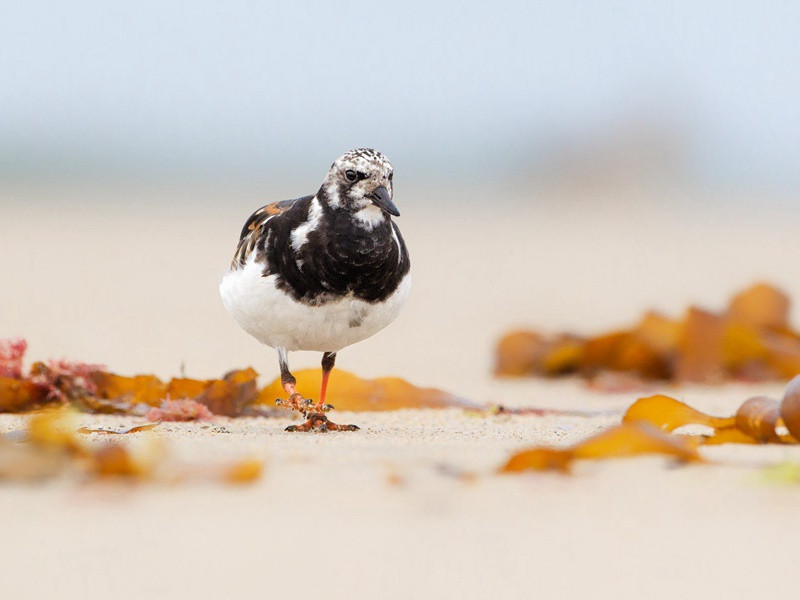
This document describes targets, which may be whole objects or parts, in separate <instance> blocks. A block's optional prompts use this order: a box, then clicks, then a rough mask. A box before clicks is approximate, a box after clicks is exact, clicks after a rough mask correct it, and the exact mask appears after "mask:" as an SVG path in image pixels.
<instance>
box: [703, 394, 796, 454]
mask: <svg viewBox="0 0 800 600" xmlns="http://www.w3.org/2000/svg"><path fill="white" fill-rule="evenodd" d="M780 417H781V415H780V403H779V402H778V401H777V400H775V399H774V398H769V397H768V396H753V397H752V398H748V399H747V400H745V401H744V402H743V403H742V405H741V406H740V407H739V410H737V411H736V417H735V419H736V429H738V430H739V431H740V432H741V433H743V434H744V435H746V436H749V437H751V438H753V439H754V440H756V441H758V442H760V443H765V442H772V443H776V442H781V441H782V440H781V436H779V435H778V433H777V430H776V428H777V425H778V421H779V419H780ZM717 435H719V434H717Z"/></svg>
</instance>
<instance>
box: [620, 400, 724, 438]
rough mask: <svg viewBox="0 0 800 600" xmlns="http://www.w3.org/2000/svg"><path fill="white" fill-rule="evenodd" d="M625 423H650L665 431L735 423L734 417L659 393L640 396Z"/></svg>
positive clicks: (629, 411)
mask: <svg viewBox="0 0 800 600" xmlns="http://www.w3.org/2000/svg"><path fill="white" fill-rule="evenodd" d="M622 422H623V423H642V422H644V423H649V424H650V425H653V426H655V427H658V428H659V429H663V430H664V431H673V430H674V429H677V428H678V427H682V426H684V425H705V426H707V427H713V428H714V429H717V428H726V427H733V426H734V425H735V418H734V417H713V416H711V415H707V414H705V413H703V412H700V411H699V410H696V409H694V408H692V407H691V406H689V405H688V404H684V403H683V402H681V401H679V400H676V399H675V398H671V397H670V396H664V395H662V394H657V395H655V396H649V397H647V398H639V399H638V400H637V401H636V402H634V403H633V404H632V405H631V406H630V408H628V410H627V412H626V413H625V416H623V417H622Z"/></svg>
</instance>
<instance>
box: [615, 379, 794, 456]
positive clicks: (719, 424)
mask: <svg viewBox="0 0 800 600" xmlns="http://www.w3.org/2000/svg"><path fill="white" fill-rule="evenodd" d="M798 388H800V377H798ZM790 390H791V384H790V387H789V388H787V396H790V395H791V394H789V392H790ZM799 404H800V402H799ZM784 405H786V400H785V399H784V402H783V403H781V404H780V405H779V403H778V401H777V400H774V399H772V398H768V397H766V396H754V397H752V398H750V399H748V400H746V401H745V402H744V403H742V405H741V406H740V407H739V409H738V410H737V412H736V415H735V416H733V417H715V416H712V415H708V414H706V413H704V412H701V411H699V410H696V409H694V408H692V407H691V406H689V405H687V404H684V403H683V402H680V401H678V400H676V399H675V398H671V397H669V396H664V395H656V396H650V397H648V398H640V399H639V400H637V401H636V402H634V403H633V404H632V405H631V406H630V408H628V410H627V412H626V413H625V415H624V416H623V417H622V421H623V423H642V422H643V423H649V424H650V425H653V426H655V427H659V428H660V429H663V430H664V431H674V430H675V429H677V428H678V427H683V426H684V425H703V426H706V427H710V428H711V429H712V430H713V433H712V435H709V436H703V438H702V442H703V443H704V444H707V445H716V444H757V443H784V444H792V443H796V441H795V439H793V438H792V437H791V436H787V435H781V434H780V432H779V430H778V427H779V425H780V424H781V415H782V412H783V410H784V408H783V406H784ZM788 412H789V413H791V412H792V410H791V408H789V411H788ZM799 417H800V416H799ZM790 418H791V417H790ZM798 420H799V421H800V418H798ZM784 421H785V419H784ZM790 432H791V430H790Z"/></svg>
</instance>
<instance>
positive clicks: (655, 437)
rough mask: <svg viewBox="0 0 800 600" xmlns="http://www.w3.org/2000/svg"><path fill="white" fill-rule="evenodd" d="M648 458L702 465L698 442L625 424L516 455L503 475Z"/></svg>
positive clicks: (639, 424)
mask: <svg viewBox="0 0 800 600" xmlns="http://www.w3.org/2000/svg"><path fill="white" fill-rule="evenodd" d="M645 454H661V455H665V456H672V457H675V458H676V459H678V460H680V461H683V462H700V461H702V460H703V459H702V458H701V457H700V455H699V454H698V453H697V441H696V440H693V439H691V438H689V437H687V436H678V435H673V434H669V433H665V432H663V431H661V430H659V429H657V428H655V427H652V426H651V425H648V424H647V423H641V422H637V423H623V424H621V425H617V426H615V427H612V428H610V429H607V430H606V431H603V432H602V433H599V434H597V435H595V436H592V437H590V438H588V439H586V440H583V441H582V442H578V443H577V444H575V445H573V446H570V447H568V448H564V449H557V448H547V447H539V448H531V449H529V450H524V451H522V452H519V453H517V454H514V455H513V456H512V457H511V458H510V459H509V460H508V462H507V463H506V464H505V465H504V466H503V467H502V468H501V469H500V471H501V472H502V473H511V472H517V471H525V470H534V471H548V470H555V471H561V472H568V471H569V470H570V467H571V466H572V463H573V461H574V460H576V459H603V458H623V457H632V456H639V455H645Z"/></svg>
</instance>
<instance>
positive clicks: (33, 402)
mask: <svg viewBox="0 0 800 600" xmlns="http://www.w3.org/2000/svg"><path fill="white" fill-rule="evenodd" d="M46 397H47V390H46V389H44V388H43V387H42V386H39V385H36V384H35V383H32V382H30V381H27V380H24V379H12V378H10V377H0V412H18V411H23V410H30V409H31V408H33V407H35V406H37V405H39V404H41V403H43V402H44V401H45V398H46Z"/></svg>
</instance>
